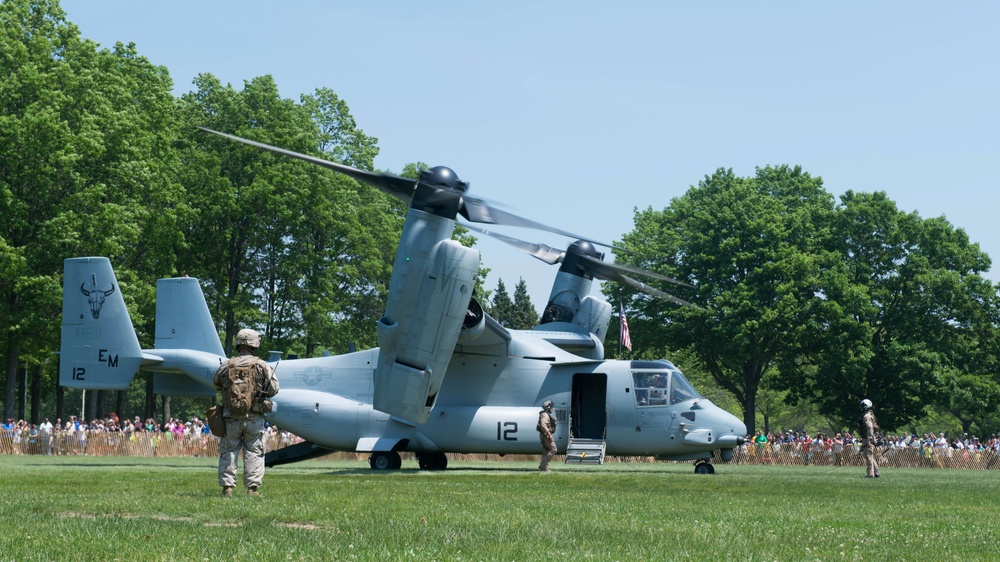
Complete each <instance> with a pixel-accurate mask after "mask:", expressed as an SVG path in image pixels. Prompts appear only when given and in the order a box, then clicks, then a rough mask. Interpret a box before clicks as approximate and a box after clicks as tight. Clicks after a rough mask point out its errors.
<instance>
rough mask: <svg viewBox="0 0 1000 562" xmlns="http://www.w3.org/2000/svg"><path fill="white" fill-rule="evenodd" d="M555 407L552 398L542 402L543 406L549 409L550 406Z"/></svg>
mask: <svg viewBox="0 0 1000 562" xmlns="http://www.w3.org/2000/svg"><path fill="white" fill-rule="evenodd" d="M554 407H555V404H553V403H552V401H551V400H546V401H545V402H542V408H543V409H546V410H547V409H549V408H554Z"/></svg>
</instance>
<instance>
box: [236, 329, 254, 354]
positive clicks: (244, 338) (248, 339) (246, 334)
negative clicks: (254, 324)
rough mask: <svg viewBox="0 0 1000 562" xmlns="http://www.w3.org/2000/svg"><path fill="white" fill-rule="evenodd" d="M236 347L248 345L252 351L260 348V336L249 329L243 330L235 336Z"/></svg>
mask: <svg viewBox="0 0 1000 562" xmlns="http://www.w3.org/2000/svg"><path fill="white" fill-rule="evenodd" d="M236 345H237V346H241V345H248V346H250V347H252V348H254V349H257V348H258V347H260V334H258V333H257V332H255V331H253V330H251V329H250V328H243V329H242V330H240V331H239V333H237V334H236Z"/></svg>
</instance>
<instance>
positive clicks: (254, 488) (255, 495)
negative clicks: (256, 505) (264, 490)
mask: <svg viewBox="0 0 1000 562" xmlns="http://www.w3.org/2000/svg"><path fill="white" fill-rule="evenodd" d="M247 495H248V496H250V497H253V498H259V497H260V493H258V492H257V486H250V487H249V488H247Z"/></svg>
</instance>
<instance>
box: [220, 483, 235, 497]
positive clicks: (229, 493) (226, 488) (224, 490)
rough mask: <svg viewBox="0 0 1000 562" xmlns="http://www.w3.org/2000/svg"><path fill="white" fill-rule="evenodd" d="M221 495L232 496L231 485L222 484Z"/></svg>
mask: <svg viewBox="0 0 1000 562" xmlns="http://www.w3.org/2000/svg"><path fill="white" fill-rule="evenodd" d="M222 497H224V498H231V497H233V487H232V486H223V487H222Z"/></svg>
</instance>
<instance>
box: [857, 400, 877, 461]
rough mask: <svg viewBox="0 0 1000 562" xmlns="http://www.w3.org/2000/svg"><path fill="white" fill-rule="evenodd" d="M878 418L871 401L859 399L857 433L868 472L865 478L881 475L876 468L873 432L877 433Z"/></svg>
mask: <svg viewBox="0 0 1000 562" xmlns="http://www.w3.org/2000/svg"><path fill="white" fill-rule="evenodd" d="M878 431H879V427H878V420H876V419H875V412H873V411H872V401H871V400H869V399H867V398H865V399H864V400H862V401H861V419H860V420H858V433H860V434H861V454H862V455H864V457H865V465H866V466H867V467H868V472H867V473H866V474H865V478H878V477H880V476H882V475H881V474H880V473H879V470H878V452H877V451H875V434H876V433H878Z"/></svg>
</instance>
